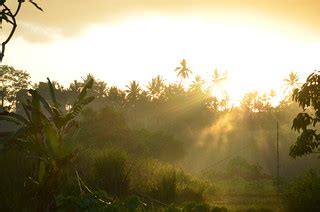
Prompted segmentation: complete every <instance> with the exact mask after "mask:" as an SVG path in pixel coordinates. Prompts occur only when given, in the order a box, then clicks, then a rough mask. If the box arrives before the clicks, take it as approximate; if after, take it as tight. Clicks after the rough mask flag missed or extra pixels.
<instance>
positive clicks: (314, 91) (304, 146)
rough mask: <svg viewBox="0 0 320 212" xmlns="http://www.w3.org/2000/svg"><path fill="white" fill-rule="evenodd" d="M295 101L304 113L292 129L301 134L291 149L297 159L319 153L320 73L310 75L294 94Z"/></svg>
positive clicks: (298, 116)
mask: <svg viewBox="0 0 320 212" xmlns="http://www.w3.org/2000/svg"><path fill="white" fill-rule="evenodd" d="M293 99H294V101H296V102H298V103H299V106H300V107H301V108H302V109H303V112H301V113H299V114H298V115H297V116H296V117H295V118H294V120H293V124H292V129H294V130H296V131H298V132H299V134H300V135H299V136H298V137H297V141H296V143H295V144H294V145H293V146H292V147H291V149H290V156H291V157H297V156H302V155H305V154H310V153H315V152H316V153H319V145H320V133H318V132H317V129H316V125H317V123H318V122H319V121H320V72H319V71H315V72H313V73H312V74H310V75H309V76H308V78H307V81H306V82H305V83H304V84H303V85H302V87H301V88H296V89H295V90H294V92H293Z"/></svg>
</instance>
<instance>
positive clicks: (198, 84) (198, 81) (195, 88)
mask: <svg viewBox="0 0 320 212" xmlns="http://www.w3.org/2000/svg"><path fill="white" fill-rule="evenodd" d="M203 86H204V80H203V79H202V78H201V76H200V75H197V76H196V77H195V78H194V80H193V82H192V83H191V85H190V87H189V90H190V91H191V92H196V93H200V92H202V90H203Z"/></svg>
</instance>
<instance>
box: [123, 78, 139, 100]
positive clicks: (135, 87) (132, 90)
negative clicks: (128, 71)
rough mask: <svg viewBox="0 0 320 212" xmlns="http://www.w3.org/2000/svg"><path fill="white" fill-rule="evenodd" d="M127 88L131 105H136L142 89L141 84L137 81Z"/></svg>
mask: <svg viewBox="0 0 320 212" xmlns="http://www.w3.org/2000/svg"><path fill="white" fill-rule="evenodd" d="M126 87H127V90H126V93H127V96H126V97H127V100H128V102H129V103H130V104H131V105H135V104H136V102H137V100H138V98H139V95H140V93H141V87H140V85H139V83H138V82H137V81H135V80H133V81H131V82H130V84H129V85H127V86H126Z"/></svg>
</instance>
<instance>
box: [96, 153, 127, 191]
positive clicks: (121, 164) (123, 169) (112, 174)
mask: <svg viewBox="0 0 320 212" xmlns="http://www.w3.org/2000/svg"><path fill="white" fill-rule="evenodd" d="M130 174H131V171H130V170H129V167H128V164H127V155H126V153H125V152H123V151H120V150H115V149H112V150H109V151H107V152H105V153H103V154H102V155H100V156H98V157H97V158H96V161H95V164H94V177H95V179H96V182H97V186H98V188H99V189H103V190H105V191H107V192H108V193H109V194H111V195H113V196H116V197H124V196H126V195H127V194H128V192H129V186H130Z"/></svg>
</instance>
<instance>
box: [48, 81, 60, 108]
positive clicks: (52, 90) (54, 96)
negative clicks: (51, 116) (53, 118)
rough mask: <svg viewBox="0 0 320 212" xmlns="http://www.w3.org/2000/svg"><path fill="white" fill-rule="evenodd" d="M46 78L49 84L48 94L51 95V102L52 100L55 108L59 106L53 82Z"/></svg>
mask: <svg viewBox="0 0 320 212" xmlns="http://www.w3.org/2000/svg"><path fill="white" fill-rule="evenodd" d="M47 80H48V86H49V91H50V96H51V99H52V102H53V105H54V106H55V107H56V108H59V104H58V102H57V99H56V94H55V92H54V89H55V88H54V86H53V84H52V83H51V81H50V79H49V78H47Z"/></svg>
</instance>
